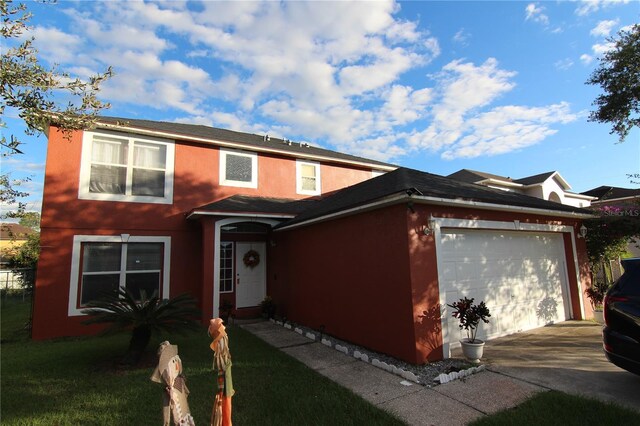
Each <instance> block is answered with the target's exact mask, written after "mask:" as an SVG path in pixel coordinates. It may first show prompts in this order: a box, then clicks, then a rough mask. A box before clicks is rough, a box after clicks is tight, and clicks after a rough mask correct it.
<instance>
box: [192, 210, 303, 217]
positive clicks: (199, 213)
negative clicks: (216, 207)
mask: <svg viewBox="0 0 640 426" xmlns="http://www.w3.org/2000/svg"><path fill="white" fill-rule="evenodd" d="M191 216H234V217H236V216H237V217H254V218H275V219H278V218H281V219H292V218H294V217H296V215H294V214H280V213H272V214H270V213H230V212H224V211H219V212H217V211H197V210H196V211H194V212H191V213H189V215H188V216H187V219H190V218H191Z"/></svg>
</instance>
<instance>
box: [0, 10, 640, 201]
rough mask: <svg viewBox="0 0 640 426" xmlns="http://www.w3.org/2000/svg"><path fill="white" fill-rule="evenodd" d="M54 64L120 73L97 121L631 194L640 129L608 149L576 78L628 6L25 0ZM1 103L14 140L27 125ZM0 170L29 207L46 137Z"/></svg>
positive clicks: (627, 14) (589, 90) (622, 23)
mask: <svg viewBox="0 0 640 426" xmlns="http://www.w3.org/2000/svg"><path fill="white" fill-rule="evenodd" d="M28 7H29V9H30V10H31V11H32V12H33V14H34V17H33V19H32V21H31V24H32V29H31V31H30V34H29V35H33V36H34V37H35V38H36V42H35V46H36V47H37V48H38V49H39V51H40V58H41V60H42V62H43V63H44V64H46V65H51V64H54V63H56V64H58V65H59V68H60V69H63V70H66V71H68V72H70V73H71V74H72V75H74V76H76V75H77V76H80V77H83V78H86V77H88V76H89V75H92V74H95V73H97V72H101V71H104V70H105V69H106V67H107V66H108V65H111V66H113V68H114V71H115V73H116V75H115V77H113V78H112V79H111V80H110V81H108V82H107V83H106V84H104V85H103V90H102V91H101V98H102V99H103V100H105V101H108V102H110V103H111V104H112V108H111V109H110V110H108V111H107V112H106V115H113V116H122V117H130V118H144V119H153V120H164V121H179V122H186V123H197V124H205V125H211V126H215V127H221V128H227V129H233V130H239V131H243V132H251V133H260V134H262V133H268V134H270V135H273V136H280V137H286V138H289V139H291V140H294V141H305V142H309V143H313V144H316V145H320V146H323V147H325V148H329V149H334V150H338V151H343V152H348V153H352V154H355V155H361V156H364V157H368V158H373V159H377V160H383V161H388V162H391V163H394V164H398V165H401V166H405V167H411V168H415V169H418V170H423V171H427V172H430V173H436V174H441V175H447V174H450V173H453V172H455V171H457V170H459V169H462V168H466V169H472V170H478V171H484V172H488V173H494V174H498V175H503V176H509V177H512V178H521V177H525V176H530V175H534V174H539V173H543V172H548V171H553V170H555V171H558V172H560V174H561V175H562V176H563V177H564V178H565V179H566V180H567V182H568V183H569V184H570V185H571V186H572V189H573V191H575V192H582V191H586V190H589V189H592V188H595V187H597V186H600V185H612V186H620V187H636V186H637V185H633V184H632V183H631V182H630V181H629V179H628V178H627V177H626V174H628V173H639V172H640V132H639V131H638V129H634V131H633V132H632V133H631V134H630V135H629V137H628V138H627V141H626V142H624V143H617V142H618V139H617V137H616V136H615V135H610V134H609V131H610V126H608V125H604V124H597V123H592V122H588V121H587V117H588V113H589V111H590V110H591V109H592V107H591V103H592V102H593V100H594V99H595V97H596V96H597V95H598V93H600V89H599V88H598V87H594V86H587V85H585V84H584V83H585V81H586V80H587V79H588V77H589V75H590V74H591V72H592V71H593V69H594V68H595V67H596V66H597V64H598V60H597V58H598V56H599V55H601V54H602V52H604V51H606V49H607V41H606V39H607V37H608V36H612V35H615V34H616V33H617V31H619V30H620V29H622V28H625V27H628V26H629V25H632V24H634V23H637V22H639V20H640V2H637V1H625V0H620V1H595V0H594V1H587V2H583V1H557V2H550V1H547V2H519V1H500V2H484V1H474V2H468V1H447V2H433V1H412V2H391V1H378V2H323V1H316V2H301V1H295V2H275V1H269V2H262V3H260V2H248V1H247V2H218V1H205V2H183V1H171V2H134V1H129V2H123V1H110V2H100V1H92V2H80V1H73V2H72V1H59V2H58V4H54V5H46V4H45V5H43V4H37V3H32V2H29V3H28ZM12 115H15V113H13V112H12V111H7V116H6V117H5V119H6V121H7V123H8V128H7V129H6V132H7V133H8V134H11V133H20V132H21V125H20V121H19V120H18V119H15V118H12ZM26 141H27V143H26V145H24V146H23V148H24V149H23V151H24V152H25V154H24V155H21V156H14V157H13V158H11V159H9V160H4V161H3V164H2V169H3V172H9V173H10V174H11V176H12V177H14V178H20V177H24V176H27V175H28V176H32V181H31V182H29V183H27V184H26V185H25V190H27V191H29V192H30V193H31V196H30V197H29V200H28V201H29V202H30V209H34V210H37V209H39V205H40V202H41V201H40V200H41V191H42V185H43V173H44V162H45V158H46V139H45V137H44V136H41V137H39V138H26Z"/></svg>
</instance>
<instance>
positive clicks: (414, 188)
mask: <svg viewBox="0 0 640 426" xmlns="http://www.w3.org/2000/svg"><path fill="white" fill-rule="evenodd" d="M409 192H412V193H414V194H417V195H422V196H425V197H433V198H442V199H446V200H461V201H476V202H482V203H488V204H497V205H504V206H517V207H525V208H533V209H542V210H549V211H557V212H558V213H577V214H591V212H589V211H588V210H585V209H580V208H577V207H572V206H567V205H563V204H558V203H554V202H552V201H546V200H543V199H540V198H536V197H530V196H528V195H523V194H519V193H516V192H507V191H502V190H499V189H494V188H489V187H486V186H482V185H475V184H471V183H466V182H460V181H457V180H455V179H450V178H448V177H444V176H439V175H434V174H431V173H425V172H421V171H418V170H412V169H407V168H399V169H397V170H394V171H392V172H389V173H386V174H384V175H382V176H379V177H376V178H374V179H369V180H366V181H364V182H361V183H359V184H356V185H353V186H350V187H347V188H344V189H342V190H340V191H337V192H336V193H334V194H333V195H330V196H328V197H326V198H324V199H322V200H320V201H318V202H317V203H315V204H313V205H312V207H311V208H309V209H307V210H305V211H303V212H302V213H300V214H299V215H298V216H296V217H295V218H294V219H291V220H289V221H287V222H285V223H282V224H281V225H279V227H284V226H288V225H293V224H296V223H300V222H304V221H307V220H310V219H314V218H318V217H322V216H326V215H330V214H333V213H338V212H342V211H345V210H348V209H351V208H355V207H359V206H362V205H366V204H369V203H372V202H374V201H379V200H381V199H383V198H385V197H388V196H390V195H394V194H407V193H409Z"/></svg>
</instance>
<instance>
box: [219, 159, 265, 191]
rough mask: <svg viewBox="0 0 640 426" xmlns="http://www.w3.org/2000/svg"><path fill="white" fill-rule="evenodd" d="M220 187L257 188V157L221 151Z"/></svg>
mask: <svg viewBox="0 0 640 426" xmlns="http://www.w3.org/2000/svg"><path fill="white" fill-rule="evenodd" d="M220 185H225V186H237V187H241V188H257V187H258V155H257V154H255V153H251V152H240V151H228V150H224V149H221V150H220Z"/></svg>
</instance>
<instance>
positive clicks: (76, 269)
mask: <svg viewBox="0 0 640 426" xmlns="http://www.w3.org/2000/svg"><path fill="white" fill-rule="evenodd" d="M83 243H121V244H126V243H163V244H164V252H163V258H162V265H163V266H162V267H163V269H162V294H161V297H162V298H163V299H168V298H169V297H170V293H169V292H170V288H171V283H170V277H171V237H155V236H136V235H130V234H121V235H74V236H73V250H72V254H71V276H70V278H69V307H68V315H69V316H70V317H74V316H81V315H84V314H83V313H82V309H83V308H78V305H79V304H78V290H79V286H80V272H81V270H82V266H81V265H80V260H81V258H82V244H83Z"/></svg>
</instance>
